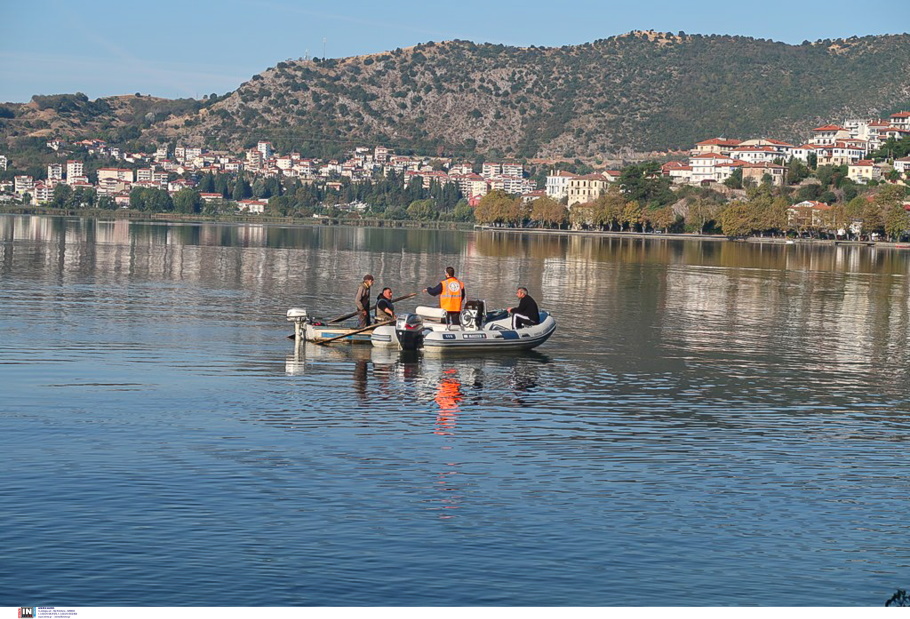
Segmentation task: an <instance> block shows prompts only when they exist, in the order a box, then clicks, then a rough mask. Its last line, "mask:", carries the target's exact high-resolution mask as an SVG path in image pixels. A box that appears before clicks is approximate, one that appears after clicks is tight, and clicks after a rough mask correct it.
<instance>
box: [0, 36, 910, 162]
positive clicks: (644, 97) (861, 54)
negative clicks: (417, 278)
mask: <svg viewBox="0 0 910 619" xmlns="http://www.w3.org/2000/svg"><path fill="white" fill-rule="evenodd" d="M908 66H910V35H906V34H905V35H894V36H876V37H864V38H852V39H847V40H836V41H817V42H814V43H810V42H805V43H803V44H802V45H787V44H783V43H776V42H772V41H768V40H759V39H751V38H744V37H732V36H701V35H686V34H684V33H679V34H678V35H669V34H659V33H653V32H641V33H631V34H628V35H623V36H618V37H612V38H609V39H603V40H598V41H594V42H593V43H588V44H584V45H578V46H565V47H560V48H543V47H533V46H532V47H530V48H516V47H507V46H503V45H490V44H483V45H478V44H474V43H471V42H466V41H450V42H444V43H432V42H431V43H426V44H421V45H417V46H415V47H412V48H408V49H404V50H402V49H398V50H394V51H390V52H387V53H382V54H376V55H371V56H359V57H352V58H344V59H328V60H323V59H314V60H299V61H286V62H279V63H278V64H277V66H275V67H273V68H270V69H268V70H265V71H263V72H262V73H261V74H259V75H255V76H253V78H252V79H250V80H249V81H248V82H245V83H244V84H242V85H240V87H239V88H238V89H237V90H236V91H234V92H232V93H228V94H227V95H224V96H222V97H214V96H213V97H206V98H205V99H204V100H202V101H193V100H181V101H175V102H169V101H166V100H162V99H153V98H150V97H133V96H130V97H119V98H112V99H104V100H97V101H94V102H92V101H88V100H87V99H85V98H84V96H83V97H82V98H79V97H78V95H66V96H65V97H70V98H71V99H66V98H64V99H63V101H62V102H61V101H60V100H55V99H52V98H49V97H36V98H35V99H33V100H32V101H31V102H30V103H28V104H5V105H3V106H0V125H2V126H0V132H2V135H3V137H4V138H5V139H6V141H7V143H8V144H9V145H10V146H13V145H14V144H15V142H17V141H18V140H21V139H22V138H24V137H27V136H33V137H35V136H37V137H41V138H45V137H51V136H54V137H65V138H66V137H69V138H75V137H79V138H82V137H103V138H108V139H111V138H115V139H117V138H119V139H125V140H133V141H138V142H139V143H145V144H154V143H157V142H160V141H163V140H168V141H180V142H181V143H184V144H187V145H204V146H208V147H229V148H239V147H244V146H249V145H252V144H253V143H255V142H256V141H257V140H260V139H267V140H271V141H272V142H273V144H274V145H275V146H276V148H277V149H279V150H281V151H288V150H292V149H293V150H298V151H300V152H305V153H308V154H312V155H321V156H326V155H332V154H337V153H340V152H341V151H342V150H344V149H346V148H349V147H350V146H352V145H355V144H367V145H369V144H384V145H387V146H390V147H392V148H396V149H399V150H406V149H414V150H419V151H421V152H426V153H439V154H449V155H451V154H462V155H471V154H477V153H483V154H486V155H488V156H516V157H532V156H556V157H572V158H575V157H579V158H590V157H603V156H616V155H622V154H624V153H628V152H630V151H639V152H641V151H655V150H667V149H680V148H689V147H691V145H692V144H693V143H694V142H696V141H699V140H702V139H706V138H709V137H714V136H719V135H724V136H730V137H741V138H744V137H756V136H766V137H774V138H779V139H786V140H795V141H799V140H801V139H803V138H804V137H805V136H806V135H807V131H808V130H809V129H811V127H812V126H814V125H816V124H819V123H827V122H831V121H835V122H837V121H839V120H842V119H843V118H844V117H848V116H860V117H870V116H871V117H874V116H882V115H885V116H886V115H888V114H890V113H892V112H894V111H897V110H899V109H910V72H908V71H907V67H908ZM72 98H74V99H72Z"/></svg>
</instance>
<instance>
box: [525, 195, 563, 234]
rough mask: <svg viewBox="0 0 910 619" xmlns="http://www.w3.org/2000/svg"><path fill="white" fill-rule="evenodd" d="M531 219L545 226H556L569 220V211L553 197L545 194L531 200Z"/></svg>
mask: <svg viewBox="0 0 910 619" xmlns="http://www.w3.org/2000/svg"><path fill="white" fill-rule="evenodd" d="M531 219H533V220H535V221H537V222H539V223H540V224H542V225H544V226H546V227H547V228H552V227H553V226H557V227H558V226H561V225H562V224H564V223H566V222H567V221H568V220H569V211H568V209H566V207H565V206H563V205H562V204H560V203H559V202H557V201H556V200H554V199H553V198H550V197H546V196H545V197H542V198H537V199H536V200H534V201H533V202H531Z"/></svg>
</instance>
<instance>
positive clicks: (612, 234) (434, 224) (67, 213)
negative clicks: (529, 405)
mask: <svg viewBox="0 0 910 619" xmlns="http://www.w3.org/2000/svg"><path fill="white" fill-rule="evenodd" d="M0 214H6V215H39V216H48V217H81V218H89V219H98V220H102V221H105V220H121V219H127V220H130V221H154V222H160V223H199V224H203V223H211V224H254V225H256V224H258V225H273V226H293V227H327V226H347V227H354V228H392V229H414V230H421V229H423V230H460V231H462V232H470V231H480V232H502V233H508V234H533V235H563V236H583V237H601V238H616V239H636V240H646V241H668V240H672V241H708V242H715V243H717V242H730V243H751V244H769V245H811V246H823V247H870V248H873V249H875V248H882V249H910V242H903V243H896V242H890V241H850V240H844V239H811V238H801V239H794V238H787V237H773V236H765V237H760V236H750V237H746V238H735V237H727V236H723V235H720V234H700V233H695V232H672V233H655V232H618V231H609V230H596V231H595V230H565V229H554V228H513V227H498V226H489V225H480V224H474V223H469V222H460V221H412V220H392V219H342V218H332V217H319V218H313V219H312V220H306V219H300V218H297V217H276V216H268V215H252V214H250V215H200V214H192V215H190V214H182V213H145V212H141V211H133V210H128V209H117V210H111V211H108V210H100V209H86V210H83V209H54V208H46V207H35V206H15V207H0Z"/></svg>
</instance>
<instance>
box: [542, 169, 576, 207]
mask: <svg viewBox="0 0 910 619" xmlns="http://www.w3.org/2000/svg"><path fill="white" fill-rule="evenodd" d="M574 176H575V175H574V174H572V173H571V172H566V171H565V170H557V171H555V172H553V173H552V174H549V175H547V185H546V192H547V196H548V197H550V198H553V199H554V200H557V201H559V200H562V199H563V198H565V197H567V196H568V195H569V180H571V179H572V178H573V177H574Z"/></svg>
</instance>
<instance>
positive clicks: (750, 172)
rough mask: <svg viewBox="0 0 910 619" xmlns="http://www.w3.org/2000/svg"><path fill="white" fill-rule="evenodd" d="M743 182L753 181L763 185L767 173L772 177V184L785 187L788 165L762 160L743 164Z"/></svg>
mask: <svg viewBox="0 0 910 619" xmlns="http://www.w3.org/2000/svg"><path fill="white" fill-rule="evenodd" d="M742 171H743V183H745V182H746V181H752V182H753V183H755V184H756V185H761V183H762V181H763V180H764V178H765V175H766V174H767V175H768V176H769V177H771V184H772V185H773V186H775V187H783V186H784V185H786V184H787V166H782V165H775V164H773V163H768V162H767V161H762V162H760V163H744V164H743V166H742Z"/></svg>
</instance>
